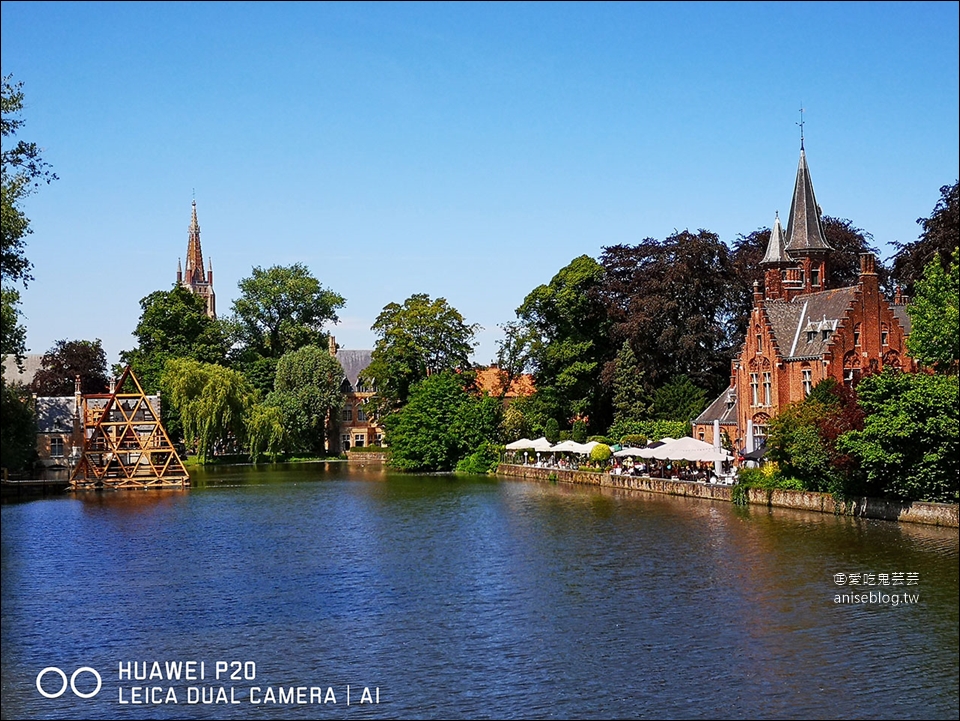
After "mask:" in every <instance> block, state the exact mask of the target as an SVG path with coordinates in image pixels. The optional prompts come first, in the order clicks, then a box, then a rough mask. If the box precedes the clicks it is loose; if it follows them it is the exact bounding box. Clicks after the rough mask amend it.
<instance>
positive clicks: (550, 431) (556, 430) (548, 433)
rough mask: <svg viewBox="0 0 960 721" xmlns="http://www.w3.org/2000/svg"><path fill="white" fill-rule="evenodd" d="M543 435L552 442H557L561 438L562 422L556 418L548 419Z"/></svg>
mask: <svg viewBox="0 0 960 721" xmlns="http://www.w3.org/2000/svg"><path fill="white" fill-rule="evenodd" d="M543 437H544V438H546V439H547V440H548V441H550V443H556V442H557V441H559V440H560V423H559V422H558V421H557V419H556V418H550V419H548V420H547V424H546V425H545V426H544V428H543Z"/></svg>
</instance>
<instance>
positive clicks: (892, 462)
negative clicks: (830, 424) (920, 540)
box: [837, 369, 960, 503]
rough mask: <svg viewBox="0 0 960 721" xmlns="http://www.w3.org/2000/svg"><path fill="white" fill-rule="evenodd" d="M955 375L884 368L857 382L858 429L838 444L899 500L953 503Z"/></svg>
mask: <svg viewBox="0 0 960 721" xmlns="http://www.w3.org/2000/svg"><path fill="white" fill-rule="evenodd" d="M958 393H960V383H958V378H957V376H956V375H952V376H943V375H927V374H925V373H898V372H896V371H893V370H889V369H885V370H884V372H883V373H880V374H877V375H873V376H868V377H866V378H864V379H863V380H862V381H860V384H859V385H858V386H857V395H858V396H859V401H860V405H861V407H862V408H863V410H864V411H865V412H866V418H865V419H864V423H863V429H862V430H854V431H850V432H848V433H845V434H843V435H842V436H841V437H840V438H839V439H838V441H837V445H838V447H839V448H840V449H841V450H842V451H845V452H848V453H850V454H852V455H853V456H855V457H856V458H857V459H859V462H860V465H861V467H862V468H863V470H864V472H865V473H866V476H867V479H868V481H869V483H870V484H871V486H872V487H874V488H878V489H879V490H880V491H881V492H882V493H883V494H884V495H888V496H892V497H894V498H897V499H900V500H903V501H939V502H944V503H957V501H958V496H960V442H958V437H960V411H958V407H957V397H958Z"/></svg>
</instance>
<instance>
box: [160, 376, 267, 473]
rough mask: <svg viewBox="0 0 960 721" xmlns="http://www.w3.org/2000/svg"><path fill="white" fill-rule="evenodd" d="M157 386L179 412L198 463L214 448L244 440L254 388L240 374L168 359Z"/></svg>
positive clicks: (205, 459) (211, 456)
mask: <svg viewBox="0 0 960 721" xmlns="http://www.w3.org/2000/svg"><path fill="white" fill-rule="evenodd" d="M161 386H162V388H163V392H164V397H165V398H166V399H167V401H168V402H169V403H170V404H171V405H173V406H174V407H175V408H176V409H177V411H178V412H179V414H180V418H181V419H182V423H183V432H184V437H185V438H186V442H187V445H188V446H189V447H191V448H194V449H195V450H196V454H197V456H198V457H199V458H200V461H201V462H202V463H206V462H208V461H210V460H211V459H212V458H213V456H214V455H215V453H216V451H217V449H218V447H223V446H226V445H230V444H236V445H241V444H242V443H243V442H244V440H245V432H246V420H247V415H248V413H249V411H250V408H251V406H252V405H253V400H254V391H253V388H251V386H250V384H249V383H247V380H246V378H244V377H243V374H242V373H240V372H238V371H235V370H231V369H230V368H225V367H223V366H220V365H215V364H213V363H201V362H199V361H195V360H193V359H191V358H172V359H170V360H168V361H167V364H166V367H165V370H164V374H163V377H162V380H161Z"/></svg>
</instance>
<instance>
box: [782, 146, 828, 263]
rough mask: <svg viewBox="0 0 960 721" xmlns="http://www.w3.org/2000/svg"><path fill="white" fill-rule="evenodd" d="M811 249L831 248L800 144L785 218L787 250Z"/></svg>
mask: <svg viewBox="0 0 960 721" xmlns="http://www.w3.org/2000/svg"><path fill="white" fill-rule="evenodd" d="M811 250H832V248H831V247H830V245H829V244H828V243H827V239H826V238H824V237H823V228H822V227H821V225H820V206H819V205H817V196H816V195H815V194H814V192H813V180H811V179H810V168H808V167H807V155H806V153H805V152H804V150H803V146H802V145H801V146H800V164H799V166H798V167H797V182H796V184H795V185H794V187H793V200H792V201H790V215H789V217H788V218H787V252H788V253H791V254H793V253H796V252H797V251H800V252H801V253H802V252H803V251H811Z"/></svg>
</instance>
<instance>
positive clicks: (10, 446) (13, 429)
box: [0, 380, 37, 473]
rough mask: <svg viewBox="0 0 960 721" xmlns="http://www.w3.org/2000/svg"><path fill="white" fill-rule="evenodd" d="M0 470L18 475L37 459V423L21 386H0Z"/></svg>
mask: <svg viewBox="0 0 960 721" xmlns="http://www.w3.org/2000/svg"><path fill="white" fill-rule="evenodd" d="M0 427H2V428H3V443H0V467H3V468H5V469H7V470H8V471H12V472H15V473H18V472H20V471H25V470H27V469H29V468H30V467H31V466H32V465H33V462H34V461H35V460H36V457H37V423H36V419H35V417H34V411H33V401H32V398H31V395H30V392H29V391H28V390H27V389H26V388H25V387H24V386H22V385H19V384H17V385H10V384H9V383H7V382H6V380H3V381H2V382H0Z"/></svg>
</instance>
